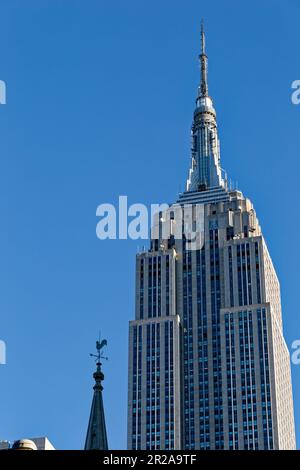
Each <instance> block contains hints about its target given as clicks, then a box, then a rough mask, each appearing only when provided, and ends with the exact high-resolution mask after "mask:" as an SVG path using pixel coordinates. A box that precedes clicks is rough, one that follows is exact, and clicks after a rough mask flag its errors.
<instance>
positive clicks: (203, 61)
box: [199, 20, 208, 97]
mask: <svg viewBox="0 0 300 470" xmlns="http://www.w3.org/2000/svg"><path fill="white" fill-rule="evenodd" d="M199 60H200V66H201V81H200V90H199V91H200V96H201V97H206V96H208V83H207V55H206V54H205V32H204V21H203V20H202V22H201V54H200V55H199Z"/></svg>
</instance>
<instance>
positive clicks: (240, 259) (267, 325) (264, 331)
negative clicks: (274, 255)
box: [128, 28, 295, 450]
mask: <svg viewBox="0 0 300 470" xmlns="http://www.w3.org/2000/svg"><path fill="white" fill-rule="evenodd" d="M201 43H202V44H201V54H200V65H201V81H200V86H199V88H198V94H197V99H196V109H195V112H194V119H193V124H192V131H191V167H190V170H189V174H188V178H187V185H186V191H185V192H183V193H182V194H180V195H179V198H178V200H177V201H176V203H175V204H174V205H173V206H172V207H171V208H170V209H169V210H165V211H162V212H161V213H159V215H158V217H157V219H156V222H155V224H154V228H153V230H152V234H151V246H150V249H149V250H148V251H145V252H142V253H140V254H138V255H137V259H136V311H135V320H134V321H131V322H130V328H129V385H128V448H129V449H186V450H193V449H294V448H295V431H294V414H293V399H292V385H291V372H290V358H289V352H288V349H287V346H286V343H285V340H284V337H283V330H282V318H281V300H280V286H279V282H278V279H277V276H276V272H275V270H274V267H273V264H272V260H271V258H270V255H269V252H268V249H267V246H266V243H265V241H264V238H263V235H262V232H261V228H260V225H259V221H258V219H257V217H256V213H255V210H254V208H253V205H252V203H251V201H250V200H249V199H247V198H246V197H244V196H243V194H242V193H241V192H240V191H239V190H237V189H232V188H230V187H229V185H228V181H227V177H226V175H225V174H224V172H223V171H222V170H221V166H220V148H219V139H218V131H217V121H216V112H215V109H214V106H213V101H212V99H211V97H210V96H209V94H208V80H207V56H206V52H205V35H204V31H203V28H202V31H201Z"/></svg>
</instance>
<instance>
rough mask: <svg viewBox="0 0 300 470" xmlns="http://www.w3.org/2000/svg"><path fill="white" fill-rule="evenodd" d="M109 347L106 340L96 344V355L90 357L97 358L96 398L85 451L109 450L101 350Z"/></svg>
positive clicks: (94, 398) (95, 373) (93, 403)
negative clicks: (103, 395)
mask: <svg viewBox="0 0 300 470" xmlns="http://www.w3.org/2000/svg"><path fill="white" fill-rule="evenodd" d="M106 345H107V341H106V339H103V340H102V341H101V342H100V340H99V341H97V342H96V350H97V353H96V354H90V356H92V357H95V358H96V372H94V374H93V377H94V379H95V385H94V387H93V389H94V396H93V402H92V408H91V414H90V419H89V425H88V429H87V434H86V440H85V446H84V450H108V442H107V434H106V425H105V416H104V406H103V397H102V390H103V387H102V382H103V380H104V374H103V372H102V370H101V365H102V364H101V359H105V358H104V356H103V354H102V352H101V350H102V348H104V346H106Z"/></svg>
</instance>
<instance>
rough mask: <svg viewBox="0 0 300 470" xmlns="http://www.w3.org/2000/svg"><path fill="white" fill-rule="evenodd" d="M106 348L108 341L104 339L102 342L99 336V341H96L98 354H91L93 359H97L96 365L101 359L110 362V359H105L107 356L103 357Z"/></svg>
mask: <svg viewBox="0 0 300 470" xmlns="http://www.w3.org/2000/svg"><path fill="white" fill-rule="evenodd" d="M104 346H107V340H106V339H103V340H102V341H101V340H100V335H99V340H98V341H96V349H97V354H92V353H90V356H91V357H95V358H96V363H98V362H100V361H101V359H105V360H106V361H107V360H108V357H105V356H104V355H103V351H102V349H103V348H104Z"/></svg>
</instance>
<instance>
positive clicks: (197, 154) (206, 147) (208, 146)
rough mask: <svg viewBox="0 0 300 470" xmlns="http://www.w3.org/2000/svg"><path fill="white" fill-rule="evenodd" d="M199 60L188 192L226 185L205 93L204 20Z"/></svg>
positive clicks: (213, 113) (214, 123) (212, 112)
mask: <svg viewBox="0 0 300 470" xmlns="http://www.w3.org/2000/svg"><path fill="white" fill-rule="evenodd" d="M199 60H200V69H201V78H200V84H199V87H198V93H197V99H196V109H195V112H194V120H193V125H192V135H191V137H192V142H191V153H192V155H191V157H192V158H191V160H192V162H191V168H190V170H189V175H188V179H187V185H186V190H187V191H206V190H209V189H210V188H216V187H224V186H225V182H224V180H223V178H222V171H221V166H220V147H219V139H218V132H217V120H216V111H215V109H214V106H213V101H212V98H211V97H210V96H209V95H208V78H207V70H208V58H207V55H206V44H205V33H204V26H203V21H202V24H201V52H200V55H199Z"/></svg>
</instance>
